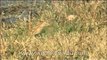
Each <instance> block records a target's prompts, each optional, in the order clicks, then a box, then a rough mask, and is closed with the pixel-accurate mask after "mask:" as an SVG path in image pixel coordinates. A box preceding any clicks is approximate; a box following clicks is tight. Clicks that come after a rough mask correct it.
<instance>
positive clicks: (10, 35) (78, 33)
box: [0, 1, 107, 60]
mask: <svg viewBox="0 0 107 60" xmlns="http://www.w3.org/2000/svg"><path fill="white" fill-rule="evenodd" d="M106 3H107V2H106V1H89V2H86V1H52V2H51V3H50V2H48V1H47V2H44V3H42V4H41V5H40V4H38V3H37V4H35V5H34V4H32V5H31V6H27V7H28V8H26V9H28V10H29V11H30V10H34V11H36V12H37V14H38V15H37V16H36V17H35V16H33V18H29V19H28V20H30V21H28V22H26V21H22V20H20V19H19V20H18V22H17V23H15V24H16V26H15V28H10V29H5V28H3V27H2V24H1V26H0V28H1V29H0V35H1V36H0V59H1V60H106V59H107V57H106V56H107V18H106V16H107V15H106V13H107V12H106V10H107V9H106V8H107V7H106V5H107V4H106ZM17 6H18V5H17ZM25 6H26V5H25ZM20 7H21V8H22V7H23V8H24V6H23V5H19V7H18V8H20ZM13 8H14V7H13ZM15 8H17V7H15ZM10 9H11V8H10ZM19 10H20V9H19ZM16 11H17V10H16ZM12 12H14V11H12ZM4 13H5V14H9V15H11V13H9V12H8V10H7V12H4ZM13 14H14V13H13ZM17 14H21V13H19V12H18V13H17ZM30 15H31V14H30ZM6 16H7V15H6ZM41 20H43V21H42V22H41ZM0 23H2V22H0ZM3 23H4V24H5V22H3ZM29 23H30V24H29ZM42 23H43V24H42ZM47 24H48V25H47ZM28 26H30V27H28ZM41 26H42V27H41ZM29 28H30V29H29ZM28 32H30V34H29V33H28Z"/></svg>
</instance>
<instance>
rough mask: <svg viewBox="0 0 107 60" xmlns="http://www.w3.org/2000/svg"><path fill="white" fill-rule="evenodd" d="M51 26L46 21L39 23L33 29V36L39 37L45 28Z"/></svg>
mask: <svg viewBox="0 0 107 60" xmlns="http://www.w3.org/2000/svg"><path fill="white" fill-rule="evenodd" d="M49 25H50V24H49V23H48V22H46V21H44V20H41V21H39V22H37V24H36V26H35V27H33V28H32V30H31V31H30V32H31V35H38V34H40V33H41V31H42V30H43V29H44V27H46V26H49Z"/></svg>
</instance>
